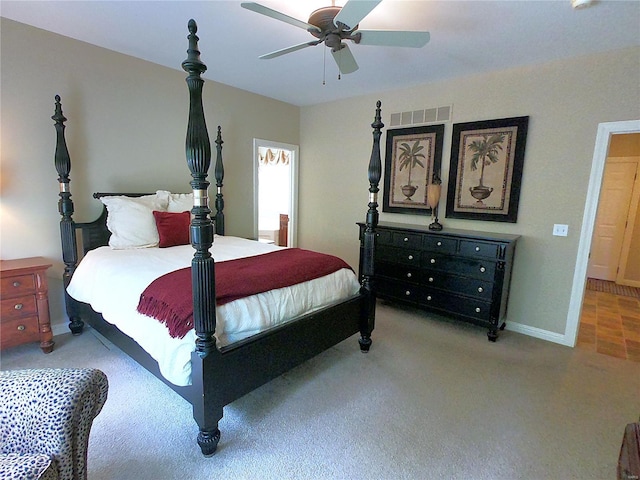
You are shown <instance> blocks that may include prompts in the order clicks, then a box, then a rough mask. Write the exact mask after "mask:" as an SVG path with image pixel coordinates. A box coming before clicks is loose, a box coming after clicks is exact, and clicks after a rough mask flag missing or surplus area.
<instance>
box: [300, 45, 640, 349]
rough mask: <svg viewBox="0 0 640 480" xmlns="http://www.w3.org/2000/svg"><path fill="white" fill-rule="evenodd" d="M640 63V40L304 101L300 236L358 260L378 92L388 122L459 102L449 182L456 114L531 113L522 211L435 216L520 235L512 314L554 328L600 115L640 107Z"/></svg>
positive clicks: (451, 223) (530, 325)
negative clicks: (630, 45) (618, 47)
mask: <svg viewBox="0 0 640 480" xmlns="http://www.w3.org/2000/svg"><path fill="white" fill-rule="evenodd" d="M639 65H640V49H629V50H622V51H617V52H610V53H607V54H603V55H597V56H590V57H584V58H577V59H573V60H570V61H564V62H557V63H549V64H545V65H540V66H535V67H530V68H519V69H513V70H508V71H502V72H496V73H490V74H483V75H477V76H470V77H466V78H461V79H455V80H450V81H446V82H438V83H434V84H430V85H424V86H420V87H416V88H411V89H406V90H398V91H390V92H385V93H381V94H379V95H371V96H365V97H360V98H354V99H350V100H346V101H341V102H336V103H328V104H325V105H318V106H313V107H305V108H303V109H302V115H301V140H300V142H301V148H303V152H304V157H303V159H302V161H301V166H300V172H301V181H300V191H301V192H304V195H303V196H302V198H301V201H300V224H299V225H300V242H301V244H302V245H304V246H305V247H308V248H317V249H319V250H323V251H328V252H331V253H334V254H336V255H340V256H342V257H344V258H345V259H346V260H347V261H349V262H350V263H351V264H352V265H354V266H355V265H357V259H358V241H357V228H356V226H355V222H357V221H363V220H364V218H365V212H366V208H367V207H366V205H367V201H368V197H367V189H368V183H367V180H366V174H367V164H368V161H369V156H370V152H371V128H370V126H369V125H370V124H371V122H372V121H373V114H374V109H375V102H376V100H378V99H380V100H381V101H382V108H383V115H384V117H383V121H384V122H385V123H386V124H389V116H390V114H391V113H394V112H404V111H411V110H416V109H421V108H428V107H437V106H441V105H448V104H452V105H453V115H452V122H451V123H447V124H446V126H445V142H444V153H443V159H442V167H443V183H444V185H445V186H446V184H447V179H448V171H449V163H450V162H449V152H450V149H451V132H452V124H453V123H458V122H466V121H474V120H487V119H494V118H505V117H513V116H522V115H529V117H530V120H529V130H528V136H527V145H526V152H525V160H524V172H523V177H522V189H521V195H520V206H519V212H518V222H517V223H514V224H509V223H500V222H484V221H470V220H460V219H448V218H444V211H443V207H441V210H440V212H441V215H440V220H441V222H442V223H443V224H444V225H445V228H446V227H452V228H462V229H475V230H478V231H495V232H505V233H513V234H519V235H522V238H521V239H520V241H519V243H518V246H517V249H516V257H515V266H514V271H513V278H512V288H511V297H510V302H509V312H508V322H510V323H511V325H516V327H519V329H520V330H521V331H529V332H548V333H549V334H550V336H552V337H553V336H554V334H556V337H557V338H558V339H559V338H560V336H562V335H564V333H565V327H566V323H567V312H568V308H569V299H570V295H571V288H572V282H573V273H574V268H575V265H576V254H577V249H578V241H579V236H580V231H581V222H582V216H583V213H584V207H585V200H586V194H587V191H586V189H587V186H588V180H589V175H590V172H591V166H592V158H593V153H594V145H595V138H596V131H597V127H598V124H599V123H601V122H612V121H620V120H631V119H638V118H640V68H639ZM372 75H375V73H374V72H372ZM337 112H340V114H339V115H338V113H337ZM345 139H348V141H345ZM382 141H383V144H384V136H383V139H382ZM383 155H384V148H383ZM382 184H383V183H382V182H381V185H382ZM336 192H340V194H339V195H338V194H336ZM443 196H446V192H443ZM380 204H382V196H381V197H380ZM381 219H382V220H385V221H399V222H406V223H417V224H422V225H425V224H427V223H428V222H429V219H428V218H426V217H420V216H413V215H398V214H382V215H381ZM554 223H561V224H568V225H569V235H568V236H567V237H554V236H552V234H551V232H552V228H553V224H554ZM542 336H544V335H542Z"/></svg>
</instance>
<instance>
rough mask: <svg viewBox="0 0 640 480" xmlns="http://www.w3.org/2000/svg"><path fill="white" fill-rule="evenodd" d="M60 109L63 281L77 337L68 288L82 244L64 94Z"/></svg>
mask: <svg viewBox="0 0 640 480" xmlns="http://www.w3.org/2000/svg"><path fill="white" fill-rule="evenodd" d="M55 99H56V106H55V111H54V114H53V116H52V117H51V119H52V120H53V121H54V122H55V128H56V152H55V157H54V162H55V166H56V170H57V171H58V182H59V183H60V199H59V200H58V211H59V212H60V215H61V217H62V218H61V219H60V237H61V240H62V261H63V262H64V265H65V267H64V273H63V274H62V281H63V285H64V295H65V304H66V309H67V316H68V317H69V329H70V330H71V333H73V334H74V335H79V334H80V333H82V328H83V327H84V322H83V321H82V320H80V317H79V316H78V314H77V312H76V311H75V309H74V307H73V302H72V301H71V298H70V297H69V294H68V293H67V286H68V285H69V282H70V281H71V277H72V276H73V272H74V271H75V269H76V267H77V265H78V245H77V242H76V228H75V223H74V222H73V201H72V200H71V190H70V189H69V182H70V181H71V180H70V179H69V172H71V158H70V157H69V150H68V149H67V141H66V140H65V138H64V129H65V126H64V122H66V121H67V119H66V118H65V116H64V114H63V113H62V103H61V102H60V95H56V96H55Z"/></svg>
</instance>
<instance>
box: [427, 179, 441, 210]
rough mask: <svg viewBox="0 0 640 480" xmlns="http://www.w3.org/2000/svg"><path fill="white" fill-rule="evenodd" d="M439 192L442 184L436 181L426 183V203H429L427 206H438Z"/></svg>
mask: <svg viewBox="0 0 640 480" xmlns="http://www.w3.org/2000/svg"><path fill="white" fill-rule="evenodd" d="M441 192H442V185H440V184H436V183H430V184H429V185H427V203H428V204H429V208H436V207H437V206H438V202H440V193H441Z"/></svg>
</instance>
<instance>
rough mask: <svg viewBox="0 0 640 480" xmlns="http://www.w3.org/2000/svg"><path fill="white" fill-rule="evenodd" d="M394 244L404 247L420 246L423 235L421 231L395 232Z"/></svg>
mask: <svg viewBox="0 0 640 480" xmlns="http://www.w3.org/2000/svg"><path fill="white" fill-rule="evenodd" d="M392 238H393V245H394V246H396V247H402V248H416V249H417V248H420V246H421V245H422V235H420V234H419V233H408V232H393V237H392Z"/></svg>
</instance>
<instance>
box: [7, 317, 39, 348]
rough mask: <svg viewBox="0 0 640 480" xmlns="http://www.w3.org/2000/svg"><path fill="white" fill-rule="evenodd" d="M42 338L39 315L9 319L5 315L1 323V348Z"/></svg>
mask: <svg viewBox="0 0 640 480" xmlns="http://www.w3.org/2000/svg"><path fill="white" fill-rule="evenodd" d="M39 339H40V327H39V325H38V317H37V316H35V315H33V316H31V317H26V318H16V319H14V320H8V319H6V318H4V317H3V319H2V323H1V324H0V341H1V343H0V348H5V347H10V346H13V345H19V344H22V343H28V342H37V341H38V340H39Z"/></svg>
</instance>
